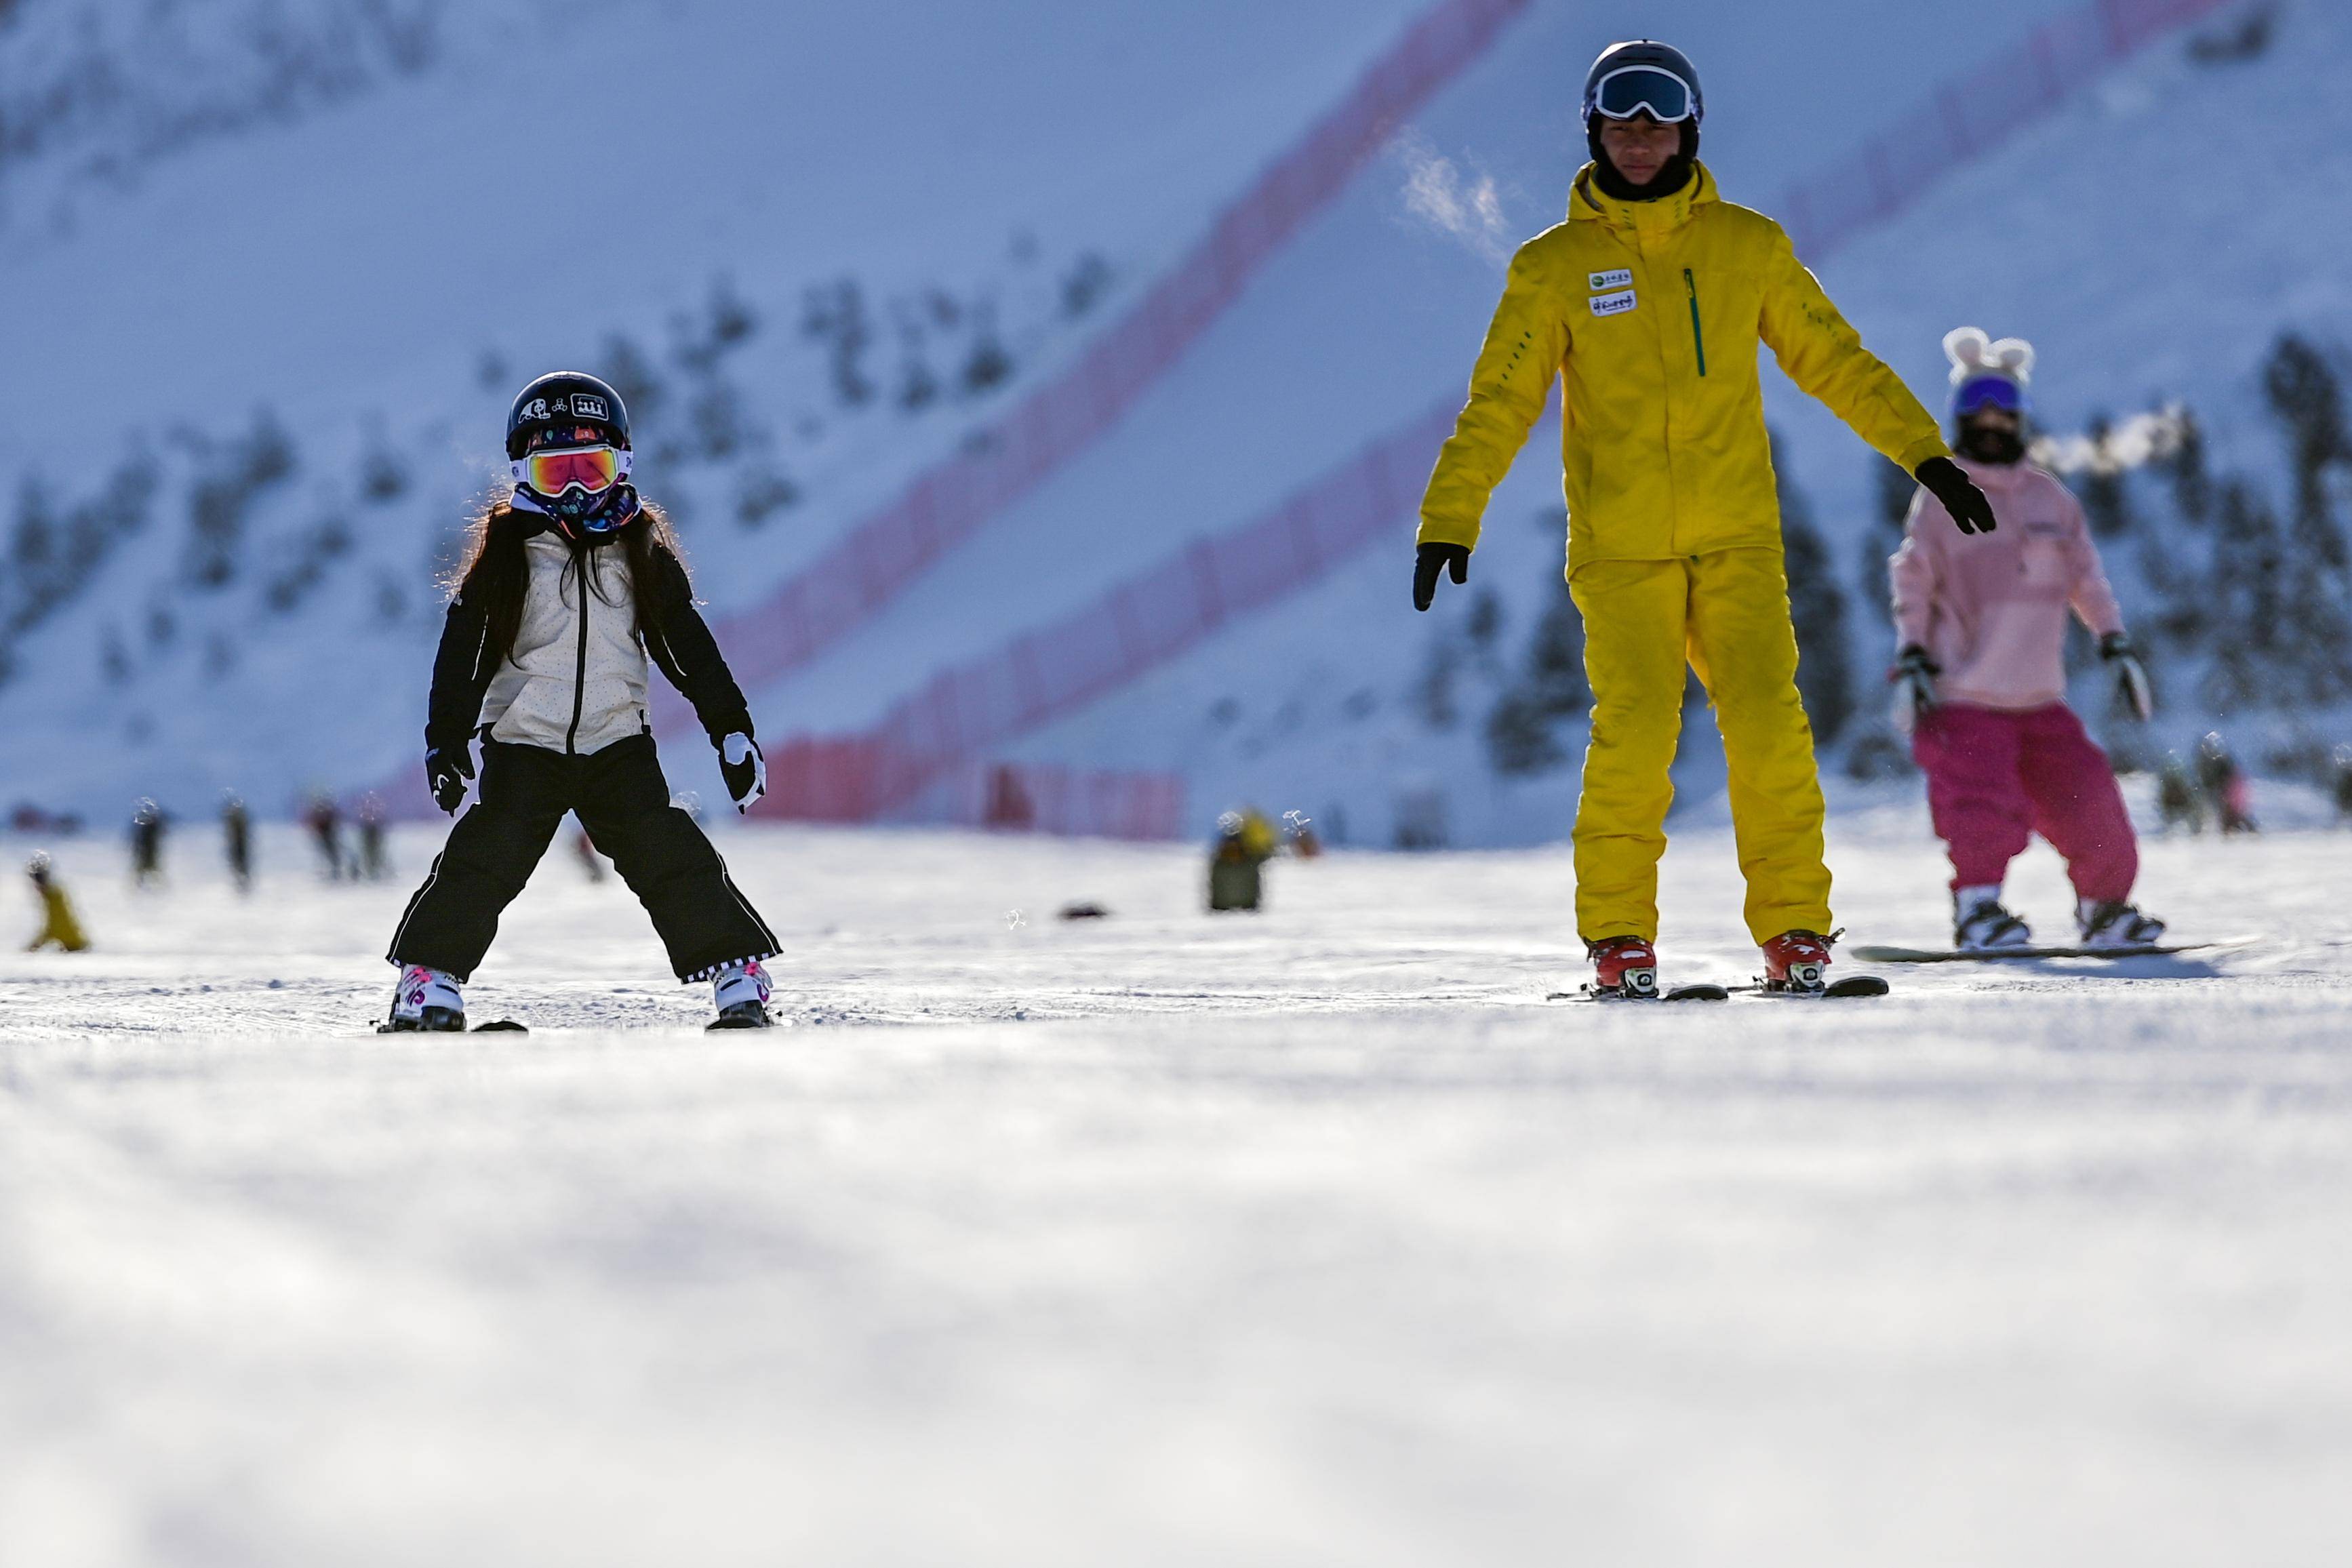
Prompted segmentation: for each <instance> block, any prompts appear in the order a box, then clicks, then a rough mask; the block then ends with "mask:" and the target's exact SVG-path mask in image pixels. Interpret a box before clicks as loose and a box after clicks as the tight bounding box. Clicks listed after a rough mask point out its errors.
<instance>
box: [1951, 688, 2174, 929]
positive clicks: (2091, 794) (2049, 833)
mask: <svg viewBox="0 0 2352 1568" xmlns="http://www.w3.org/2000/svg"><path fill="white" fill-rule="evenodd" d="M1911 755H1912V756H1913V757H1915V758H1917V759H1918V763H1919V766H1920V767H1921V768H1923V769H1925V770H1926V772H1927V805H1928V809H1929V810H1931V811H1932V812H1933V813H1934V815H1935V819H1936V833H1937V837H1939V838H1941V839H1942V840H1943V841H1944V842H1945V844H1946V845H1947V846H1948V848H1949V849H1950V850H1951V853H1952V873H1953V875H1952V886H1953V887H1954V888H1956V889H1957V888H1963V887H1990V886H1997V885H1998V884H1999V883H2000V881H2001V878H2002V877H2003V876H2004V875H2005V874H2006V873H2008V871H2009V862H2011V861H2012V860H2014V859H2016V858H2017V855H2018V852H2020V851H2021V850H2023V849H2024V848H2025V845H2026V841H2028V840H2029V839H2030V838H2031V837H2032V835H2033V834H2035V833H2037V832H2038V833H2040V834H2041V835H2042V837H2043V838H2045V839H2047V840H2049V841H2050V845H2051V847H2052V848H2053V849H2055V850H2056V851H2057V852H2059V853H2060V854H2062V855H2063V856H2064V857H2065V858H2066V873H2067V875H2068V876H2069V877H2070V878H2072V879H2073V881H2074V891H2075V893H2076V894H2080V895H2081V896H2082V897H2084V898H2088V899H2092V900H2095V901H2105V900H2107V899H2119V898H2128V897H2130V896H2131V890H2132V883H2133V882H2134V881H2136V880H2137V878H2138V876H2139V843H2138V841H2137V839H2135V838H2134V837H2133V835H2132V825H2131V816H2130V814H2129V813H2128V812H2127V811H2126V810H2124V797H2123V791H2122V790H2120V789H2116V775H2115V770H2114V769H2113V768H2110V767H2108V766H2107V754H2106V753H2105V752H2104V751H2102V750H2100V749H2099V748H2098V747H2097V746H2096V745H2095V744H2094V743H2093V741H2092V739H2091V737H2089V736H2088V735H2086V734H2084V732H2083V721H2082V720H2081V719H2079V718H2076V717H2075V716H2074V709H2072V708H2070V707H2068V706H2066V705H2065V704H2064V703H2052V704H2051V705H2050V706H2048V707H2038V708H2031V709H2028V710H2026V711H2025V712H2022V713H2011V712H2006V711H2004V710H2002V709H2000V708H1989V707H1971V706H1968V705H1967V704H1965V703H1945V704H1943V705H1942V706H1938V707H1937V708H1934V709H1933V710H1931V711H1929V712H1927V713H1926V714H1923V715H1921V716H1920V718H1919V727H1918V730H1917V732H1916V734H1914V735H1913V736H1912V737H1911Z"/></svg>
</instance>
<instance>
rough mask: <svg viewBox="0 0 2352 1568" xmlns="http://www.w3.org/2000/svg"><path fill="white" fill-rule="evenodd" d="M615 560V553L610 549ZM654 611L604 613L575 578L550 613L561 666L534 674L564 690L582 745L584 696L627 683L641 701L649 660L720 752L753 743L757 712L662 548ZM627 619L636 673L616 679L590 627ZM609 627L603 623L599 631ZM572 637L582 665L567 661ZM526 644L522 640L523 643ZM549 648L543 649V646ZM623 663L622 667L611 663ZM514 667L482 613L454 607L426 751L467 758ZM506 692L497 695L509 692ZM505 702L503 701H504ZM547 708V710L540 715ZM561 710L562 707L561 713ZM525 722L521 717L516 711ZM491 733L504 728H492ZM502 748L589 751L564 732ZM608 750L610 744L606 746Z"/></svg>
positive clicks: (437, 669) (461, 604)
mask: <svg viewBox="0 0 2352 1568" xmlns="http://www.w3.org/2000/svg"><path fill="white" fill-rule="evenodd" d="M605 548H606V549H614V550H615V552H616V554H617V547H614V546H607V547H605ZM653 559H654V576H655V581H654V594H655V602H654V603H652V604H649V605H643V606H636V605H633V604H630V603H628V602H627V601H624V602H623V603H622V604H619V605H614V604H607V603H606V602H604V600H602V599H600V598H599V597H598V596H597V595H596V594H595V593H593V592H583V591H578V590H579V588H580V578H579V577H578V576H577V575H576V574H575V575H574V576H573V577H572V587H573V590H574V591H573V592H572V593H571V594H570V595H568V596H558V597H557V598H555V599H554V600H553V601H552V605H553V610H552V613H554V614H556V615H558V616H559V617H561V618H562V620H563V621H564V622H566V623H567V624H566V625H565V626H563V627H558V628H552V629H548V628H542V630H552V631H553V632H554V650H553V651H557V652H559V653H561V654H562V656H561V657H558V658H556V659H554V660H552V661H542V662H544V663H547V664H549V665H550V668H549V669H547V670H545V671H541V672H539V673H537V674H534V676H533V679H534V680H536V681H538V682H539V683H540V684H541V685H545V684H548V683H551V682H553V683H559V684H560V685H561V688H562V690H561V693H560V694H559V695H561V697H562V700H563V701H568V702H569V704H570V706H571V712H572V729H573V731H574V732H575V735H574V736H573V737H572V738H576V731H577V728H578V725H579V721H580V715H581V708H582V703H583V699H584V698H585V696H586V695H587V693H588V692H589V691H590V690H591V689H592V688H595V687H597V686H598V685H600V684H602V685H606V686H609V685H611V683H612V682H613V681H614V680H616V679H620V680H628V679H630V678H631V677H634V684H635V686H636V687H637V688H638V690H639V691H640V693H641V692H642V688H643V685H644V674H643V672H644V668H645V666H644V663H643V661H644V660H645V659H646V658H647V657H650V658H651V659H652V661H653V663H655V664H657V665H659V666H660V667H661V672H662V674H664V675H667V677H668V678H669V683H670V685H674V686H676V687H677V689H678V691H679V692H680V693H681V694H683V695H685V697H686V700H687V701H688V703H690V704H692V705H693V706H694V713H695V716H696V717H697V718H698V719H699V720H701V722H702V727H703V729H704V730H705V731H706V732H707V733H708V734H709V737H710V743H711V745H712V746H714V747H716V746H717V745H719V742H720V741H722V740H723V739H725V738H726V737H728V736H730V735H733V734H736V733H738V732H740V733H741V734H744V735H751V734H752V733H753V731H752V728H751V707H750V706H749V705H748V704H746V703H745V702H744V700H743V692H742V688H741V687H740V686H738V685H736V684H735V676H734V674H733V673H732V672H730V670H729V669H728V667H727V658H726V655H725V654H723V653H720V652H719V642H718V639H716V638H714V637H713V636H711V634H710V628H709V624H707V623H706V622H704V621H703V619H702V615H701V612H699V611H698V610H696V609H695V607H694V591H693V588H692V586H691V584H690V583H689V582H688V580H687V575H686V568H685V567H683V566H682V565H680V564H679V563H678V559H677V557H676V556H674V555H672V554H671V553H670V552H669V551H668V550H667V549H661V548H659V547H658V546H657V547H656V549H655V550H654V552H653ZM531 613H537V614H541V615H542V616H543V615H545V614H547V613H550V607H549V606H548V605H544V604H535V605H534V606H533V610H532V612H531ZM616 614H627V615H630V616H631V617H632V622H631V630H630V632H629V634H628V639H627V642H626V644H625V648H624V649H623V651H624V652H628V653H630V654H631V656H632V657H633V658H634V659H635V662H636V669H635V671H634V672H632V671H625V670H623V671H614V670H610V669H604V668H600V667H595V666H592V664H591V662H590V658H591V653H592V651H593V652H594V653H595V654H596V657H597V658H598V659H600V660H609V659H612V654H611V653H608V652H606V651H605V650H607V649H609V648H610V647H611V646H612V643H611V640H610V638H609V637H608V638H607V639H606V640H605V641H604V642H602V643H596V644H594V647H593V650H592V643H591V639H590V637H589V635H588V630H589V628H588V626H587V623H586V622H587V620H588V619H589V618H592V617H600V616H612V615H616ZM604 624H608V623H600V627H601V626H603V625H604ZM575 633H576V638H577V645H578V658H577V661H576V663H574V662H573V661H572V659H571V658H570V650H571V649H572V644H573V637H574V634H575ZM518 642H520V637H519V638H518ZM543 645H544V644H543ZM614 662H618V661H614ZM519 668H520V666H519V665H518V664H517V660H516V657H515V656H514V655H512V654H509V657H508V658H507V659H506V660H505V661H504V662H503V664H501V663H499V662H498V661H495V660H493V658H492V656H491V652H490V646H489V624H488V615H487V614H486V613H485V612H484V610H483V607H482V606H480V605H478V604H472V603H469V602H467V599H466V596H465V594H464V593H463V592H462V591H460V592H459V594H458V595H457V598H456V599H454V600H452V601H450V603H449V612H448V615H447V617H446V620H445V621H444V622H443V623H442V627H441V646H440V650H439V652H438V653H436V654H435V656H434V660H433V695H432V699H431V702H430V705H429V706H428V709H427V713H426V718H425V749H426V750H428V751H444V752H454V751H457V750H458V749H460V748H462V747H464V746H465V745H466V743H467V741H468V740H469V739H470V738H471V737H472V736H473V734H474V732H475V730H476V729H477V728H478V727H481V724H482V705H483V702H484V701H485V699H486V698H487V697H488V695H489V694H490V689H491V685H492V683H493V682H494V681H496V680H497V679H498V677H499V673H500V671H501V669H504V670H505V671H507V672H509V674H510V675H511V674H514V673H515V672H517V671H518V670H519ZM505 689H506V688H505V687H504V686H502V687H501V690H502V691H503V690H505ZM502 700H504V699H502ZM542 706H544V705H543V704H542ZM558 706H561V703H559V705H558ZM517 714H518V716H519V717H520V710H519V709H518V710H517ZM493 722H494V723H497V722H498V721H496V720H494V721H493ZM635 728H636V730H637V732H639V733H647V734H650V733H651V730H652V726H651V724H650V723H649V722H647V721H646V718H645V716H644V714H643V710H642V709H641V708H640V709H639V711H638V714H637V721H636V726H635ZM499 738H501V739H519V740H521V741H523V742H525V743H527V744H532V745H538V746H541V747H545V748H547V749H551V750H562V751H572V750H574V749H578V750H583V751H585V750H592V749H594V747H575V746H574V745H573V744H572V741H571V740H570V739H567V738H566V737H565V736H564V735H563V734H562V732H561V729H560V727H559V729H558V731H557V732H555V733H552V734H540V735H530V734H521V735H516V736H509V735H506V734H505V733H503V730H502V729H501V731H500V732H499ZM607 743H609V742H607Z"/></svg>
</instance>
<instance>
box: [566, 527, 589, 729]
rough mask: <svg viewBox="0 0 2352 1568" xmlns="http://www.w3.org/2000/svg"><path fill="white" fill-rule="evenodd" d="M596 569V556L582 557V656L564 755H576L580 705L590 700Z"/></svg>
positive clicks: (576, 669)
mask: <svg viewBox="0 0 2352 1568" xmlns="http://www.w3.org/2000/svg"><path fill="white" fill-rule="evenodd" d="M593 570H596V558H595V557H594V556H593V555H588V554H583V555H582V556H581V557H580V656H579V659H578V661H577V662H576V663H574V664H573V665H572V727H571V728H570V729H567V730H565V731H564V732H563V755H564V756H566V757H576V756H578V755H579V753H578V752H577V751H576V750H574V749H573V747H574V746H575V744H576V743H577V742H578V741H579V739H580V706H581V705H582V704H583V703H584V702H586V701H587V700H588V574H589V573H590V572H592V571H593Z"/></svg>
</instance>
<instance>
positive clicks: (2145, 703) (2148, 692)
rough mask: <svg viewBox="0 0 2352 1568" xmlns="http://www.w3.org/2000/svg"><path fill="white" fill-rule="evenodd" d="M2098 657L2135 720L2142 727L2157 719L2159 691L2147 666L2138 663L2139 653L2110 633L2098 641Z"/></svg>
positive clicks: (2129, 642) (2119, 634)
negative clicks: (2110, 674)
mask: <svg viewBox="0 0 2352 1568" xmlns="http://www.w3.org/2000/svg"><path fill="white" fill-rule="evenodd" d="M2099 657H2100V658H2102V659H2105V661H2106V663H2107V668H2108V669H2110V670H2113V671H2114V672H2115V674H2116V695H2119V696H2121V697H2122V698H2123V700H2124V706H2126V707H2128V708H2130V709H2131V712H2132V716H2133V717H2134V718H2137V719H2138V720H2139V721H2140V723H2142V724H2146V723H2147V721H2148V720H2149V719H2151V718H2154V717H2155V716H2156V687H2155V686H2154V685H2150V684H2149V682H2148V678H2147V665H2146V664H2141V663H2140V661H2139V650H2138V649H2137V648H2135V647H2133V646H2132V640H2131V639H2130V638H2129V637H2127V636H2126V635H2125V634H2124V633H2123V632H2108V633H2107V634H2106V635H2105V636H2104V637H2102V638H2100V639H2099Z"/></svg>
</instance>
